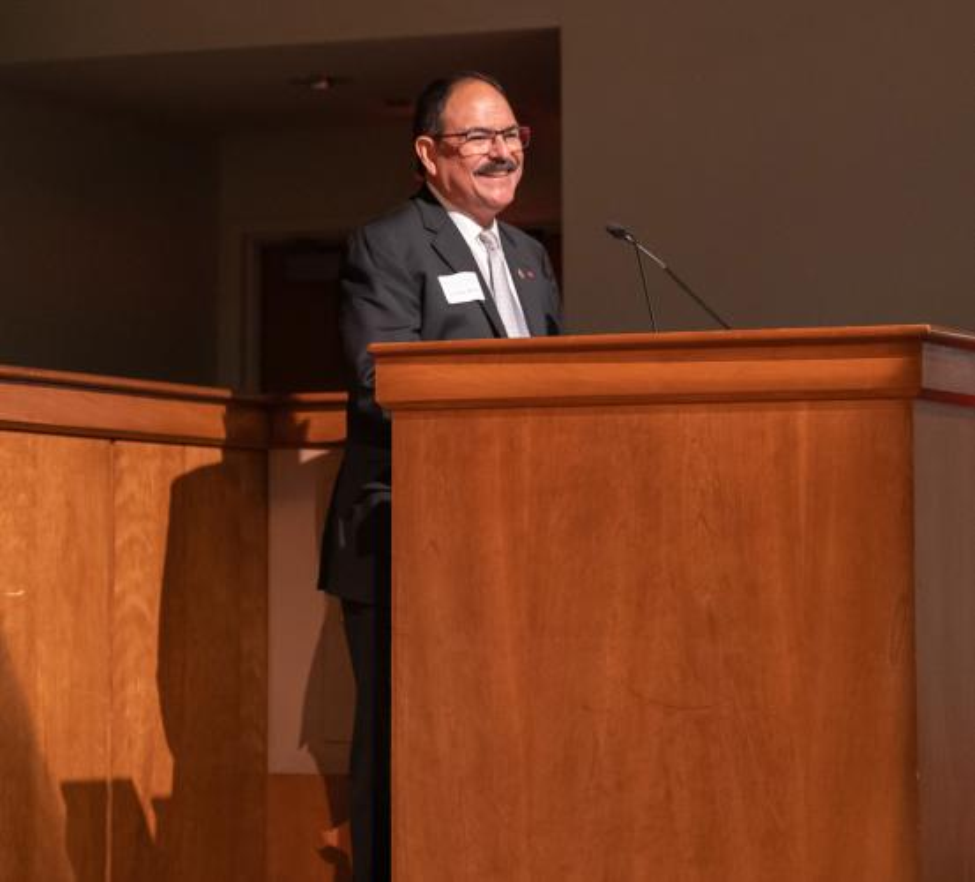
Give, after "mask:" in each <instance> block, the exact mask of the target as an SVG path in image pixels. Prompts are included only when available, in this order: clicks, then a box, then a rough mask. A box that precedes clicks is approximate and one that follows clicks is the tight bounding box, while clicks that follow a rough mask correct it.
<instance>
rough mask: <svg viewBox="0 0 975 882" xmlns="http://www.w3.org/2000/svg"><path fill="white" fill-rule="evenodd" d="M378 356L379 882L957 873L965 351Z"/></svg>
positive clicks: (892, 337) (972, 855)
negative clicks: (383, 465) (382, 549)
mask: <svg viewBox="0 0 975 882" xmlns="http://www.w3.org/2000/svg"><path fill="white" fill-rule="evenodd" d="M374 351H375V354H376V361H377V370H378V395H379V400H380V401H381V402H382V404H383V405H384V406H385V407H386V408H388V409H389V410H391V411H392V413H393V418H394V430H393V432H394V441H393V444H394V454H393V455H394V474H395V478H394V480H395V489H394V499H395V503H394V514H393V517H394V522H393V532H394V537H393V542H394V585H393V659H394V661H393V664H394V677H393V791H394V796H393V842H394V846H393V848H394V858H393V862H394V879H395V882H487V880H512V882H514V880H518V882H575V880H578V882H596V880H598V882H603V880H605V882H650V880H654V882H656V880H663V882H685V880H686V882H691V880H693V882H697V880H702V882H703V880H708V882H759V880H769V882H803V880H823V882H902V880H904V882H907V880H912V882H913V880H919V879H924V880H929V882H955V880H968V879H973V878H975V875H973V874H975V685H973V684H975V337H973V336H969V335H966V334H962V333H957V332H950V331H943V330H936V329H932V328H930V327H928V326H897V327H878V328H843V329H831V330H825V329H816V330H813V329H809V330H784V331H756V332H720V333H719V332H715V333H694V334H660V335H625V336H598V337H567V338H560V339H539V340H530V341H514V340H511V341H509V340H504V341H472V342H470V343H466V342H460V343H457V342H453V343H439V344H390V345H384V346H377V347H375V350H374Z"/></svg>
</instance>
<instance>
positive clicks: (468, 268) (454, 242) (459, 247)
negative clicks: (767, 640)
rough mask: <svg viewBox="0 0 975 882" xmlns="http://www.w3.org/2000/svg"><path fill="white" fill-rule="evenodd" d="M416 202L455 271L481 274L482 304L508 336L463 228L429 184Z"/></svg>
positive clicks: (495, 325)
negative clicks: (453, 218)
mask: <svg viewBox="0 0 975 882" xmlns="http://www.w3.org/2000/svg"><path fill="white" fill-rule="evenodd" d="M416 204H417V207H418V208H419V210H420V216H421V217H422V218H423V226H424V227H425V228H426V229H427V231H428V232H429V233H430V234H431V239H430V245H431V247H432V248H433V250H434V251H436V252H437V254H439V255H440V257H441V258H442V259H443V260H444V262H445V263H446V264H447V265H448V266H449V267H450V268H451V269H452V270H453V271H454V272H455V273H475V274H476V275H477V278H478V279H479V280H480V282H481V290H482V291H484V299H483V300H481V301H479V305H480V307H481V309H483V310H484V314H485V315H486V316H487V320H488V321H489V322H490V323H491V328H492V329H493V330H494V333H495V335H496V336H498V337H507V336H508V335H507V333H505V330H504V323H503V322H502V321H501V316H500V314H499V313H498V308H497V307H496V306H495V305H494V298H493V297H492V296H491V293H490V291H491V289H490V287H488V284H487V282H486V280H485V279H484V277H483V276H482V275H481V271H480V270H479V269H478V267H477V261H476V260H475V259H474V255H473V254H471V249H470V248H468V247H467V243H466V242H465V241H464V237H463V236H462V235H461V234H460V230H458V229H457V227H456V226H455V225H454V223H453V221H451V219H450V218H449V217H448V215H447V212H446V211H444V207H443V206H442V205H441V204H440V203H439V202H438V201H437V197H436V196H434V195H433V194H432V193H430V192H429V190H427V189H426V188H425V187H424V188H423V189H422V190H421V191H420V192H419V193H418V194H417V196H416Z"/></svg>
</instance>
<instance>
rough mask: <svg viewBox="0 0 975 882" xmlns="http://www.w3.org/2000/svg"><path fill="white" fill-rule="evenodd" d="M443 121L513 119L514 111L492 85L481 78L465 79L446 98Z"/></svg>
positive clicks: (464, 121)
mask: <svg viewBox="0 0 975 882" xmlns="http://www.w3.org/2000/svg"><path fill="white" fill-rule="evenodd" d="M443 117H444V121H450V122H454V123H458V122H459V123H466V122H468V121H471V122H475V123H476V122H480V121H481V120H485V121H486V120H488V119H490V120H496V119H498V118H502V119H503V121H504V122H508V121H511V122H513V121H514V111H513V110H512V109H511V105H510V104H509V103H508V99H507V98H505V97H504V95H502V94H501V93H500V92H499V91H498V90H497V89H495V88H494V86H492V85H490V84H489V83H485V82H482V81H481V80H465V81H464V82H462V83H458V84H457V85H456V86H455V87H454V88H453V90H452V91H451V93H450V95H449V96H448V98H447V103H446V104H445V105H444V109H443Z"/></svg>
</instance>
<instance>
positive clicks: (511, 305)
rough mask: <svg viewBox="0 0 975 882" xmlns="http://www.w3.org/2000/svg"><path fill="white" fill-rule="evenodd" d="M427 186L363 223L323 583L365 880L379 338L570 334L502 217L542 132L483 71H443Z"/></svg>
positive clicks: (520, 239)
mask: <svg viewBox="0 0 975 882" xmlns="http://www.w3.org/2000/svg"><path fill="white" fill-rule="evenodd" d="M413 135H414V142H413V144H414V150H415V152H416V157H417V161H418V167H419V169H420V172H421V174H422V176H423V179H424V186H423V188H422V189H421V190H420V191H419V193H417V194H416V195H415V196H414V197H413V198H412V199H411V200H410V201H409V202H408V203H407V204H406V205H404V206H402V207H400V208H398V209H396V210H395V211H393V212H392V213H391V214H389V215H387V216H385V217H383V218H381V219H380V220H377V221H374V222H373V223H370V224H367V225H366V226H365V227H363V228H362V229H360V230H358V231H356V232H355V233H354V234H353V235H352V237H351V239H350V241H349V247H348V253H347V256H346V265H345V269H344V271H343V278H342V295H343V302H342V318H341V330H342V337H343V344H344V347H345V352H346V357H347V359H348V361H349V363H350V364H351V366H352V369H353V381H352V383H353V385H352V389H351V392H350V397H349V407H348V440H347V445H346V453H345V459H344V460H343V464H342V469H341V472H340V473H339V477H338V480H337V482H336V487H335V492H334V494H333V498H332V505H331V508H330V511H329V517H328V523H327V526H326V532H325V541H324V545H323V550H322V553H323V558H322V571H321V583H322V587H323V588H324V589H325V590H327V591H329V592H330V593H332V594H336V595H338V596H339V597H341V598H342V608H343V615H344V619H345V632H346V637H347V640H348V643H349V650H350V654H351V657H352V666H353V670H354V673H355V680H356V692H357V695H356V711H355V731H354V734H353V742H352V756H351V776H352V806H351V815H352V850H353V865H354V874H355V879H356V882H382V880H386V879H388V878H389V716H390V710H389V706H390V688H389V679H390V671H389V642H390V621H389V600H390V598H389V593H390V506H389V502H390V485H391V463H390V424H389V419H388V417H387V416H386V415H385V414H384V413H383V411H382V409H381V408H379V407H378V406H377V404H376V401H375V397H374V377H373V363H372V358H371V356H370V355H369V354H368V352H367V351H366V349H367V347H368V346H369V344H370V343H374V342H378V341H384V342H385V341H408V340H458V339H477V338H486V337H514V336H517V337H527V336H540V335H547V334H557V333H558V332H559V328H560V324H561V317H560V315H561V309H560V301H559V294H558V288H557V285H556V282H555V278H554V276H553V274H552V267H551V264H550V263H549V260H548V257H547V255H546V254H545V251H544V249H543V248H542V247H541V245H539V244H538V243H537V242H536V241H534V240H533V239H531V238H530V237H528V236H526V235H525V234H524V233H522V232H520V231H519V230H517V229H515V228H514V227H510V226H508V225H507V224H499V223H498V222H497V220H496V218H497V215H498V214H499V213H500V212H502V211H503V210H504V209H505V208H507V207H508V206H509V205H510V204H511V203H512V201H513V200H514V198H515V191H516V190H517V188H518V183H519V181H520V180H521V176H522V171H523V166H524V159H525V147H526V146H527V144H528V138H529V131H528V129H527V127H525V126H520V125H519V124H518V121H517V120H516V119H515V116H514V113H513V112H512V109H511V106H510V105H509V104H508V100H507V98H506V97H505V93H504V90H503V89H502V88H501V86H500V85H499V84H498V83H497V82H496V81H495V80H493V79H492V78H490V77H488V76H485V75H484V74H480V73H473V72H468V73H461V74H456V75H454V76H451V77H448V78H445V79H441V80H436V81H435V82H433V83H431V84H430V85H429V86H427V88H426V89H425V90H424V91H423V93H422V94H421V95H420V97H419V99H418V101H417V106H416V113H415V117H414V125H413Z"/></svg>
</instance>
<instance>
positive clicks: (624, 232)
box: [606, 223, 633, 242]
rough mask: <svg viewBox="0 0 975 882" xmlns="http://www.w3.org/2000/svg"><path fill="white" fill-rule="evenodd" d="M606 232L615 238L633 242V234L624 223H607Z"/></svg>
mask: <svg viewBox="0 0 975 882" xmlns="http://www.w3.org/2000/svg"><path fill="white" fill-rule="evenodd" d="M606 232H607V233H609V234H610V236H612V237H613V238H614V239H622V240H623V241H624V242H632V241H633V234H632V233H631V232H630V231H629V230H628V229H627V228H626V227H624V226H623V225H622V224H614V223H608V224H606Z"/></svg>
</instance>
